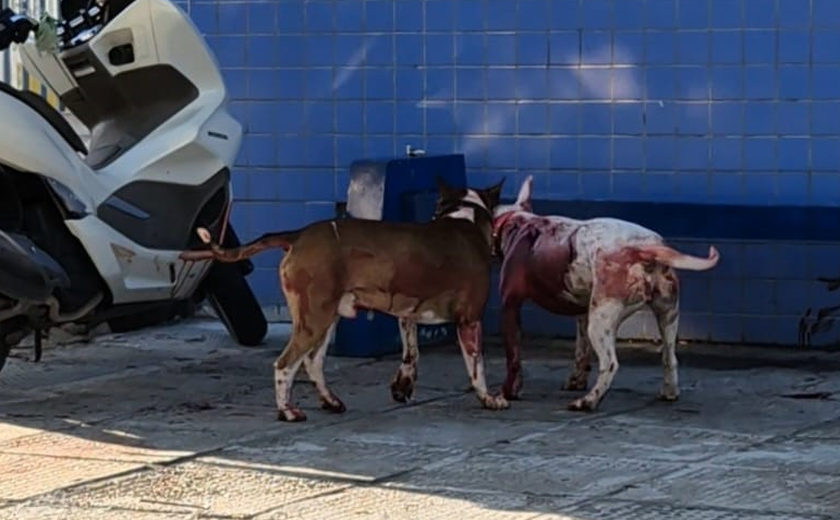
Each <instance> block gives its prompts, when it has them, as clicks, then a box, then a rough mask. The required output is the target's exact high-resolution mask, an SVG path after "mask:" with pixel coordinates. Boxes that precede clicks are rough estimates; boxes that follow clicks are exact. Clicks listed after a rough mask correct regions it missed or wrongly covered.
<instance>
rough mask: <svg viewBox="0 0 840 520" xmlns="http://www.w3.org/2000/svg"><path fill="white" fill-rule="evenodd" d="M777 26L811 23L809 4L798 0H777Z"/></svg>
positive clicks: (799, 25) (801, 25) (805, 25)
mask: <svg viewBox="0 0 840 520" xmlns="http://www.w3.org/2000/svg"><path fill="white" fill-rule="evenodd" d="M778 2H779V4H778V6H779V26H781V27H807V26H808V25H809V24H810V23H811V13H810V5H809V4H804V3H802V2H800V1H799V0H778Z"/></svg>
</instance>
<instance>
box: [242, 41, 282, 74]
mask: <svg viewBox="0 0 840 520" xmlns="http://www.w3.org/2000/svg"><path fill="white" fill-rule="evenodd" d="M274 41H275V40H274V37H273V36H258V35H251V36H248V60H247V63H248V65H249V66H250V67H271V66H273V65H274V64H275V62H276V53H275V47H274Z"/></svg>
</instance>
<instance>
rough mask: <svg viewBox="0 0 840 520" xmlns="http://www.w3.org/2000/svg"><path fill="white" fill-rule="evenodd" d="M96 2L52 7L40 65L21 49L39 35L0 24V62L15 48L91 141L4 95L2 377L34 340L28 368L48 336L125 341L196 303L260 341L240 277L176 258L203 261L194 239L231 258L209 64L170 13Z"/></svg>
mask: <svg viewBox="0 0 840 520" xmlns="http://www.w3.org/2000/svg"><path fill="white" fill-rule="evenodd" d="M101 1H102V0H64V2H63V4H62V6H61V10H62V17H61V20H60V21H59V22H58V23H57V26H56V29H55V30H54V31H53V32H52V33H51V34H52V35H54V36H56V37H57V38H56V40H57V45H54V46H53V48H52V49H51V50H49V51H44V50H43V48H42V49H41V50H39V48H38V47H37V46H36V44H35V43H34V42H33V41H32V40H33V38H29V36H30V33H33V32H36V31H37V27H38V22H36V21H34V20H31V19H29V18H27V17H25V16H20V15H18V14H16V13H14V12H12V11H10V10H8V9H5V10H3V11H2V12H0V50H4V49H6V48H8V47H9V46H10V45H11V44H12V43H18V44H20V45H21V46H20V50H21V54H22V61H23V65H24V67H25V68H26V69H27V71H28V72H29V73H30V74H31V75H33V76H34V77H36V78H37V79H38V80H39V81H41V82H42V83H43V84H45V85H47V86H48V87H49V88H50V89H52V90H53V91H54V92H55V93H56V94H58V97H59V99H60V101H61V103H62V104H63V105H64V106H65V107H66V108H67V109H68V110H69V111H70V112H72V113H73V114H74V115H75V116H76V117H77V118H78V119H79V120H80V121H81V122H82V123H83V124H84V125H85V126H86V127H87V128H88V129H89V130H90V142H89V146H85V144H84V143H83V141H82V140H81V139H80V137H79V135H78V134H77V133H76V132H75V131H74V130H73V129H72V127H71V126H70V124H69V123H68V121H67V120H66V119H65V118H64V117H63V116H62V115H61V113H60V112H58V111H57V110H55V109H54V108H53V107H52V106H50V105H49V104H48V103H47V102H46V101H45V100H44V99H43V98H41V97H40V96H37V95H35V94H33V93H31V92H27V91H20V90H17V89H15V88H12V87H11V86H9V85H6V84H2V83H0V368H2V366H3V364H4V362H5V359H6V356H7V355H8V353H9V350H10V348H11V347H12V346H13V345H14V344H15V343H16V342H19V341H20V340H21V339H22V338H23V337H24V336H26V335H27V334H29V333H30V332H33V331H34V332H35V344H36V359H37V358H39V357H40V338H41V331H43V330H48V329H49V328H50V327H54V326H56V325H58V324H62V323H68V322H72V323H78V324H81V325H83V326H84V325H89V326H93V325H96V324H99V323H102V322H108V323H111V324H114V323H122V324H123V325H124V326H127V325H126V323H128V322H132V320H133V322H138V320H139V321H140V322H142V320H144V319H146V318H149V317H150V316H153V315H155V314H157V315H160V314H161V313H163V314H166V312H170V311H171V312H173V313H177V314H183V313H184V312H188V309H192V308H193V307H194V305H195V304H196V303H197V302H199V301H200V300H201V299H203V298H205V297H206V298H207V299H208V300H209V302H210V303H211V304H212V306H213V307H214V309H215V311H216V313H217V314H218V315H219V316H220V318H221V319H222V321H223V322H224V323H225V325H226V326H227V328H228V330H229V332H230V333H231V334H232V335H233V336H234V337H235V338H236V339H237V340H238V341H239V342H240V343H241V344H245V345H255V344H258V343H260V342H261V341H262V340H263V338H264V336H265V334H266V330H267V324H266V320H265V317H264V315H263V313H262V310H261V308H260V306H259V304H258V302H257V301H256V299H255V297H254V295H253V293H252V291H251V289H250V287H249V286H248V284H247V282H246V280H245V276H246V275H247V274H248V273H249V272H250V271H251V270H252V269H253V266H252V265H251V264H250V263H247V262H246V263H242V264H231V265H226V264H221V263H211V262H207V261H204V262H184V261H182V260H180V259H179V258H178V255H179V254H180V253H181V252H183V251H184V250H185V249H191V248H193V247H194V246H200V244H199V243H198V239H197V236H196V232H195V230H196V228H197V227H205V228H207V229H209V230H211V232H212V233H213V234H214V235H215V236H217V237H218V238H219V240H220V241H222V242H223V243H225V244H227V245H228V246H232V245H238V240H237V238H236V235H235V233H234V232H233V230H232V229H231V227H230V224H229V223H228V214H229V209H230V204H231V200H232V195H231V179H230V176H231V171H230V170H231V168H232V166H233V162H234V159H235V157H236V155H237V152H238V151H239V146H240V142H241V139H242V128H241V125H240V124H239V123H238V122H237V121H236V120H235V119H234V118H233V117H232V116H231V115H230V114H229V112H228V109H227V93H226V90H225V85H224V82H223V80H222V76H221V74H220V72H219V68H218V65H217V63H216V60H215V58H214V56H213V55H212V53H211V52H210V50H209V48H208V46H207V44H206V43H205V41H204V40H203V38H202V37H201V34H200V33H199V31H198V30H197V29H196V27H195V25H194V24H193V23H192V21H191V20H190V18H189V17H188V16H187V15H186V14H185V13H184V12H183V11H182V10H181V9H180V8H179V7H177V6H176V5H175V4H173V3H171V2H169V1H167V0H110V1H109V0H104V1H105V3H100V2H101ZM166 309H169V311H167V310H166ZM173 309H175V310H174V311H172V310H173ZM121 320H122V321H121ZM135 324H136V323H135ZM140 324H141V325H142V323H140Z"/></svg>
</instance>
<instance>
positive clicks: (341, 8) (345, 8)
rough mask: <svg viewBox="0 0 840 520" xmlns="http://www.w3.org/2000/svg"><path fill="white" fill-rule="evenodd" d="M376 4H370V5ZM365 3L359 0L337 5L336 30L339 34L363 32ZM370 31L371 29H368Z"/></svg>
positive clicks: (347, 0)
mask: <svg viewBox="0 0 840 520" xmlns="http://www.w3.org/2000/svg"><path fill="white" fill-rule="evenodd" d="M372 3H374V2H369V3H368V5H370V4H372ZM364 6H365V3H364V2H361V1H359V0H344V1H343V2H336V3H335V28H336V31H338V32H342V33H345V32H363V31H364V30H365V18H364ZM368 29H369V28H368Z"/></svg>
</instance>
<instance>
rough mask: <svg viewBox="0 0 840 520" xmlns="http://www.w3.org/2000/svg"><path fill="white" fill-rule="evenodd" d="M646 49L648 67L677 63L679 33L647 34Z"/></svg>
mask: <svg viewBox="0 0 840 520" xmlns="http://www.w3.org/2000/svg"><path fill="white" fill-rule="evenodd" d="M585 43H586V41H585V40H584V44H585ZM645 49H646V50H645V61H646V64H648V65H656V64H671V63H675V62H676V61H677V33H676V32H674V31H664V32H648V33H645ZM680 50H682V48H680Z"/></svg>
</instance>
